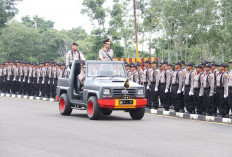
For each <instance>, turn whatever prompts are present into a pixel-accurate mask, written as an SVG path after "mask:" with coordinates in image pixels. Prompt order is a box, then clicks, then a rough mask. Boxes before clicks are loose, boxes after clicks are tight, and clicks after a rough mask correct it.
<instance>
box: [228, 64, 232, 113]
mask: <svg viewBox="0 0 232 157" xmlns="http://www.w3.org/2000/svg"><path fill="white" fill-rule="evenodd" d="M229 63H230V64H232V60H231V61H230V62H229ZM228 104H229V107H230V109H231V115H230V116H231V117H232V69H231V70H230V71H229V72H228Z"/></svg>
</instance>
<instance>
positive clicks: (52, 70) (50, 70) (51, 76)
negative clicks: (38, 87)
mask: <svg viewBox="0 0 232 157" xmlns="http://www.w3.org/2000/svg"><path fill="white" fill-rule="evenodd" d="M55 73H56V67H55V62H51V65H50V67H49V68H48V76H49V82H50V90H49V93H50V96H49V97H53V96H54V95H55V93H54V90H55V87H54V75H55ZM53 98H55V96H54V97H53Z"/></svg>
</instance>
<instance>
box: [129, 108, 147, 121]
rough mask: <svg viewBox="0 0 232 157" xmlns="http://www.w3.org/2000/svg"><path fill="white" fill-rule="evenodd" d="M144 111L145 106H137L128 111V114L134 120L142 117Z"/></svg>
mask: <svg viewBox="0 0 232 157" xmlns="http://www.w3.org/2000/svg"><path fill="white" fill-rule="evenodd" d="M144 113H145V108H144V107H142V108H137V109H134V110H131V111H130V116H131V118H132V119H134V120H140V119H142V118H143V116H144Z"/></svg>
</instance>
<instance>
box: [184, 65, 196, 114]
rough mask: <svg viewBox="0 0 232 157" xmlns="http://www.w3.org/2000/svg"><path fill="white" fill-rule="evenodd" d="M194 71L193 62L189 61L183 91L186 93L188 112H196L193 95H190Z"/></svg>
mask: <svg viewBox="0 0 232 157" xmlns="http://www.w3.org/2000/svg"><path fill="white" fill-rule="evenodd" d="M192 73H193V64H192V63H188V64H187V66H186V74H185V77H183V78H184V84H183V89H182V91H183V93H184V103H185V107H186V110H187V113H190V114H191V113H192V114H195V108H194V102H193V96H192V95H189V92H190V85H191V82H192V81H193V77H192Z"/></svg>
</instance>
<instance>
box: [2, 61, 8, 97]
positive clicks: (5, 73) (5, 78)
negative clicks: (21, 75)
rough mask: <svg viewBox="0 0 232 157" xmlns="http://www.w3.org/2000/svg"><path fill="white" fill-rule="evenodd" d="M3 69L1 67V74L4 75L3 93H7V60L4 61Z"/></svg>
mask: <svg viewBox="0 0 232 157" xmlns="http://www.w3.org/2000/svg"><path fill="white" fill-rule="evenodd" d="M3 64H4V69H3V76H4V79H3V81H4V83H3V93H7V67H8V62H4V63H3Z"/></svg>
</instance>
